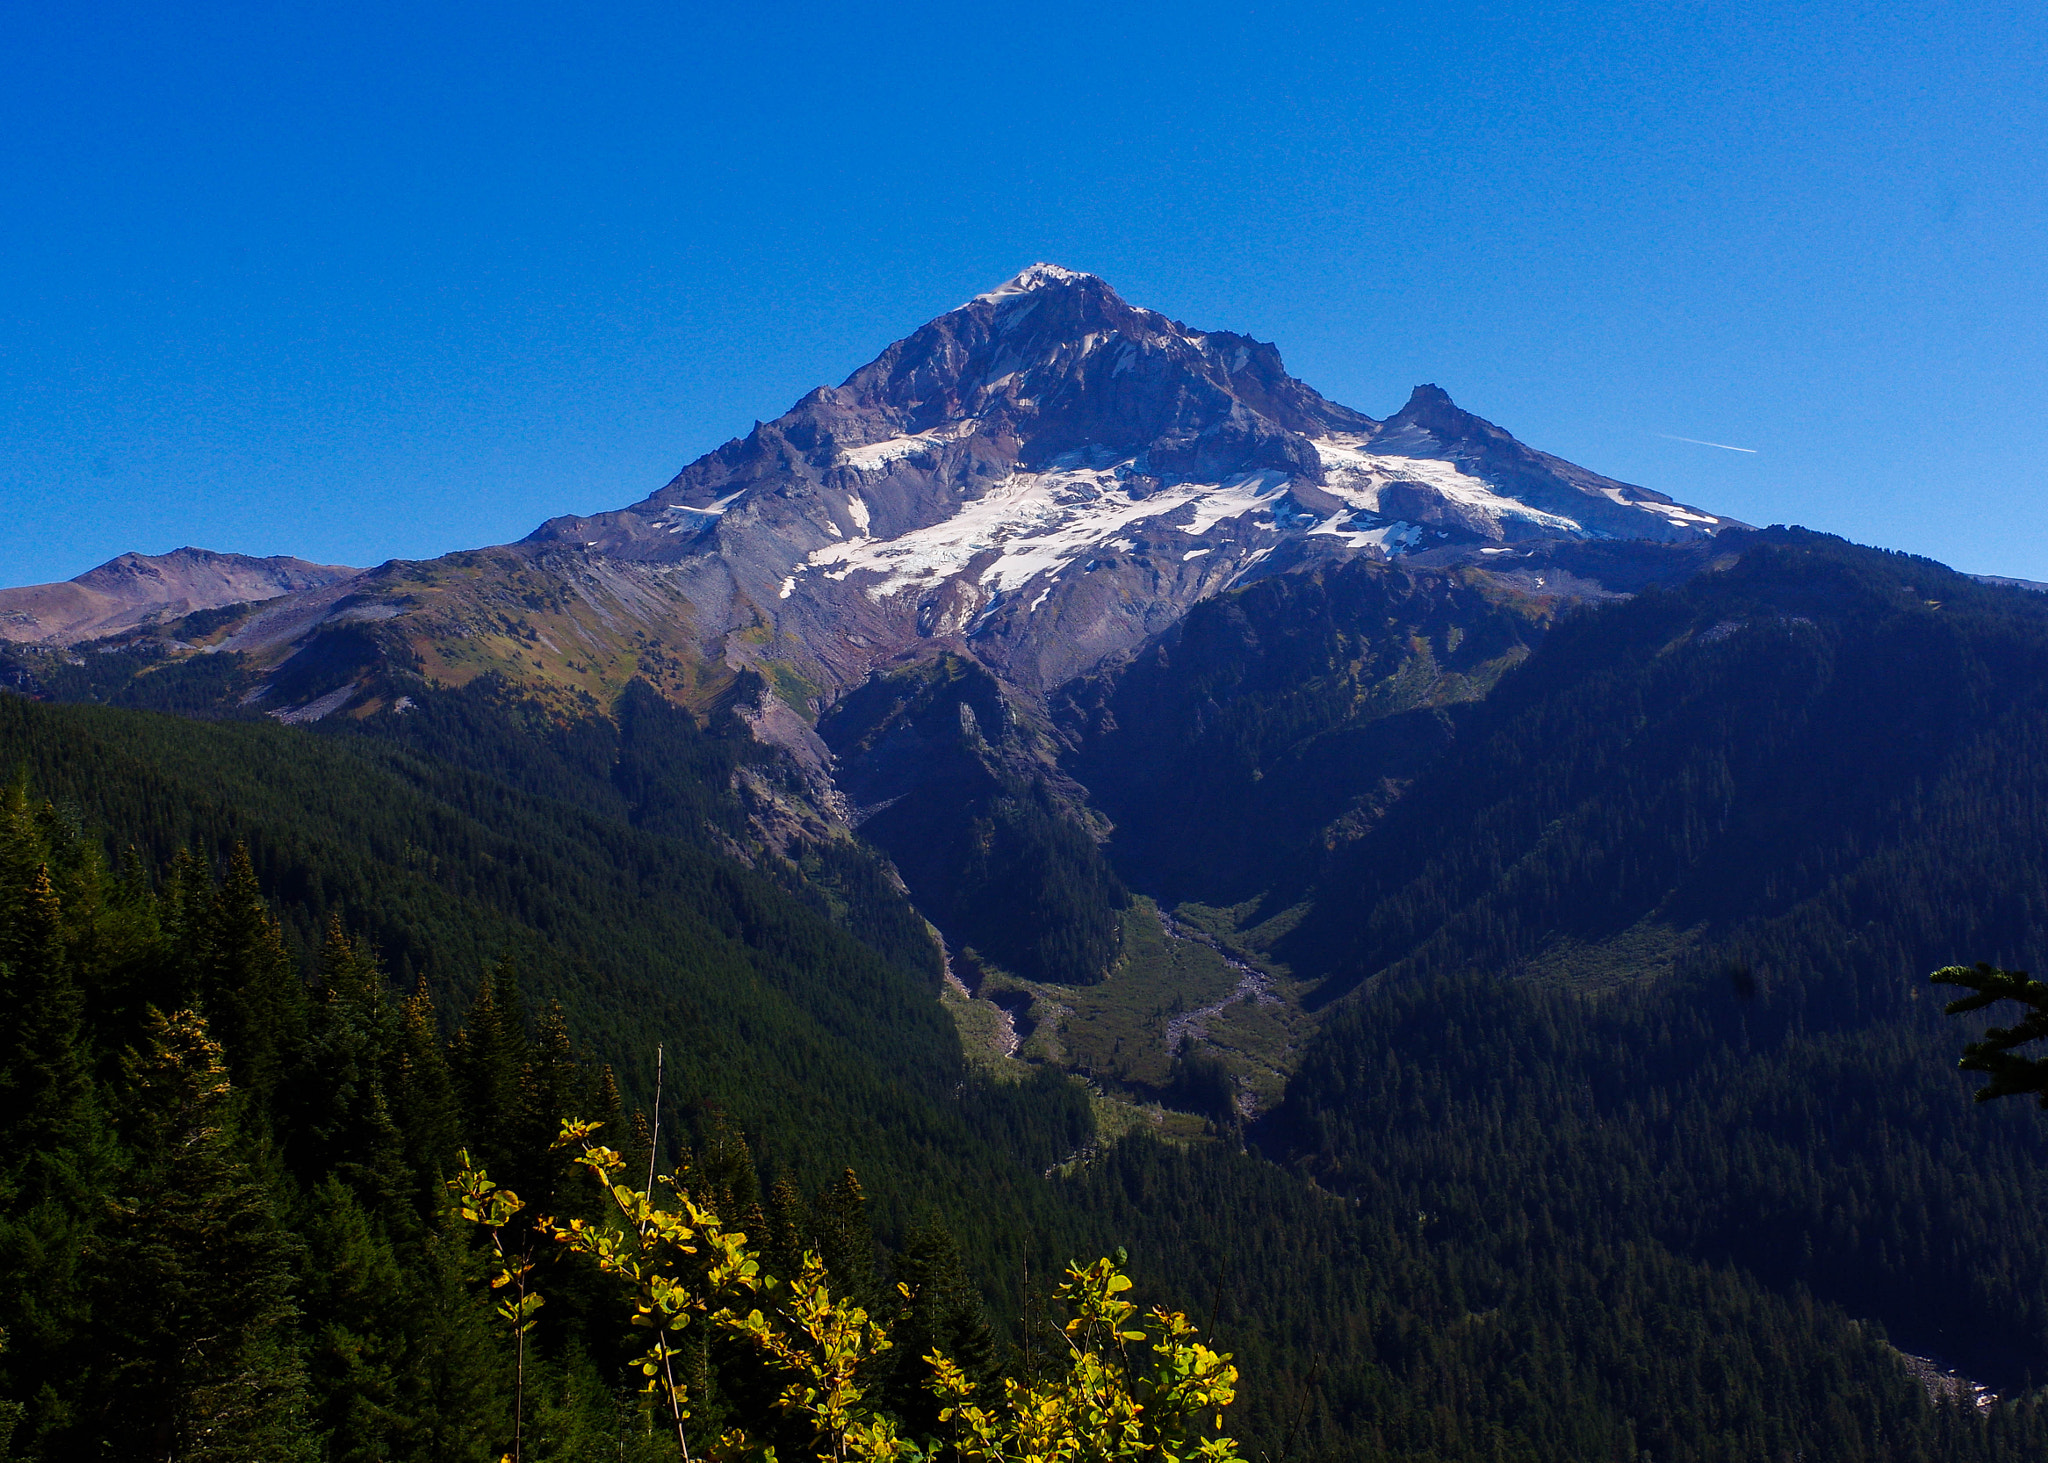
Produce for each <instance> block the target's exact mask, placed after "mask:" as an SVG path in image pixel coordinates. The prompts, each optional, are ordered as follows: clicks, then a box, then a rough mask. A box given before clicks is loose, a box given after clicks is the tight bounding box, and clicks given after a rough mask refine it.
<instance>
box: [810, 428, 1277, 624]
mask: <svg viewBox="0 0 2048 1463" xmlns="http://www.w3.org/2000/svg"><path fill="white" fill-rule="evenodd" d="M1133 473H1134V466H1133V462H1131V461H1124V462H1118V463H1113V464H1110V465H1108V466H1102V467H1082V466H1067V465H1061V466H1056V467H1053V468H1050V469H1048V470H1046V471H1044V472H1017V473H1012V474H1011V475H1010V476H1009V477H1008V478H1006V479H1004V480H1003V481H1002V482H1001V483H999V484H997V485H995V486H994V487H992V488H990V489H989V490H988V491H987V492H986V493H984V494H983V495H982V496H981V497H979V498H976V499H972V500H970V501H969V502H966V503H963V504H962V505H961V507H960V511H959V512H958V513H956V514H954V515H953V516H952V517H951V518H948V519H946V520H945V521H944V522H941V523H934V524H931V525H929V526H927V527H925V528H919V529H913V530H911V531H910V532H909V533H906V534H904V535H902V536H901V537H899V538H894V539H862V540H860V541H858V542H849V543H843V544H827V545H826V546H825V547H823V548H821V549H818V550H817V551H816V552H814V553H813V554H811V556H810V558H809V559H808V561H807V562H808V564H809V565H810V567H812V568H816V569H820V570H823V571H824V573H825V575H826V577H827V578H829V579H845V578H846V577H847V576H848V575H850V574H854V573H857V572H861V571H866V572H868V573H872V574H875V575H878V576H879V578H878V579H877V580H876V581H875V582H873V583H871V584H869V585H867V586H866V588H867V592H868V594H869V596H870V597H872V598H874V599H878V600H879V599H882V598H884V597H885V596H887V595H891V594H896V593H900V592H901V591H903V590H905V589H909V588H913V587H917V586H924V585H929V584H932V583H934V582H936V581H938V580H941V579H945V578H948V577H950V576H952V575H954V574H957V573H960V572H961V571H963V570H965V569H966V567H967V566H968V564H969V563H970V562H971V561H973V560H974V559H976V558H977V557H980V556H983V555H988V554H990V553H991V551H993V557H992V558H991V559H990V561H989V562H988V563H987V564H986V565H985V566H984V567H983V568H982V569H981V571H980V572H979V574H978V575H977V576H976V579H977V582H978V583H980V584H981V585H982V586H983V587H985V588H988V589H991V590H993V591H995V592H996V593H999V594H1001V593H1008V592H1010V591H1012V590H1017V589H1021V588H1023V587H1024V585H1026V584H1028V583H1029V582H1030V581H1031V580H1033V579H1035V578H1037V577H1038V576H1039V575H1040V574H1044V573H1048V572H1053V571H1057V570H1059V569H1061V568H1064V567H1065V566H1066V565H1068V564H1069V563H1071V562H1073V561H1074V560H1076V559H1079V558H1082V557H1084V556H1086V555H1088V554H1090V553H1095V554H1111V553H1129V552H1131V551H1132V550H1133V549H1134V548H1135V546H1136V545H1135V543H1134V542H1133V540H1132V539H1131V538H1130V537H1129V535H1130V533H1131V531H1132V530H1133V529H1136V528H1138V527H1139V526H1140V525H1143V524H1154V525H1157V526H1158V527H1159V528H1160V529H1170V530H1173V531H1175V532H1178V533H1182V534H1185V535H1187V536H1188V537H1190V538H1200V537H1201V536H1202V535H1203V534H1205V533H1207V532H1209V530H1210V529H1212V528H1214V527H1215V526H1216V525H1217V524H1218V523H1221V522H1223V521H1224V520H1225V519H1231V518H1241V517H1244V516H1246V515H1248V514H1255V513H1270V511H1271V510H1272V508H1273V507H1274V506H1275V503H1276V500H1277V499H1278V498H1279V497H1280V495H1281V494H1282V493H1284V492H1285V491H1286V488H1287V484H1288V476H1287V474H1286V473H1283V472H1279V471H1277V470H1273V469H1268V470H1265V471H1261V472H1250V473H1239V474H1238V475H1236V476H1235V477H1231V478H1227V479H1225V480H1224V481H1223V482H1220V483H1180V484H1176V485H1174V486H1172V487H1167V488H1162V489H1159V490H1157V491H1155V492H1153V493H1152V494H1151V495H1150V496H1148V497H1143V498H1137V499H1133V498H1132V497H1131V496H1130V493H1129V492H1128V491H1126V488H1125V482H1126V480H1127V479H1128V478H1129V477H1131V476H1132V475H1133Z"/></svg>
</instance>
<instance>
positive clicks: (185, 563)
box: [0, 547, 361, 645]
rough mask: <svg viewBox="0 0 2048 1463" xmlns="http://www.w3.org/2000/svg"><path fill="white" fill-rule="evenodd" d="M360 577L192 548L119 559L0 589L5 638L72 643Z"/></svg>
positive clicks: (332, 568) (284, 559) (0, 634)
mask: <svg viewBox="0 0 2048 1463" xmlns="http://www.w3.org/2000/svg"><path fill="white" fill-rule="evenodd" d="M360 572H361V571H360V570H357V569H352V568H349V567H347V566H346V565H341V564H314V563H311V562H309V561H307V560H305V559H294V558H291V557H289V556H287V555H282V554H280V555H275V556H273V557H270V558H265V559H258V558H253V557H251V556H249V555H247V554H217V553H215V552H213V551H212V550H211V549H195V548H189V547H187V548H182V549H174V550H172V551H171V552H170V553H168V554H120V555H117V556H116V557H114V558H111V559H109V560H107V562H106V563H104V564H101V565H100V566H99V567H98V568H96V569H88V570H86V571H85V573H83V574H80V575H79V576H78V577H77V578H75V579H68V580H65V581H64V582H63V583H61V584H30V585H25V586H23V587H21V588H18V589H0V639H5V640H11V641H13V642H15V643H16V644H45V645H74V644H77V643H78V642H80V641H83V640H97V639H99V638H101V637H102V636H106V635H118V634H121V633H122V632H124V631H128V630H137V629H140V628H142V627H143V626H145V625H149V624H152V623H157V622H161V621H164V620H173V619H176V618H177V617H178V616H180V615H189V614H191V613H192V612H193V611H194V610H211V609H218V608H220V607H221V606H223V605H231V604H248V603H253V602H256V601H259V600H267V599H276V598H277V597H278V596H280V595H285V594H292V593H295V592H297V591H299V590H304V589H321V588H325V587H326V586H328V585H330V584H337V583H339V582H340V581H342V580H344V579H348V578H351V577H353V576H354V575H356V574H358V573H360Z"/></svg>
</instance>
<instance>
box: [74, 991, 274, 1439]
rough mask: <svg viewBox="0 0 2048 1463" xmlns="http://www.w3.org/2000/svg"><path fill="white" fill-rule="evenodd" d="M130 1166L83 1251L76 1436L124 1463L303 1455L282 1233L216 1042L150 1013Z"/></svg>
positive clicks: (200, 1030)
mask: <svg viewBox="0 0 2048 1463" xmlns="http://www.w3.org/2000/svg"><path fill="white" fill-rule="evenodd" d="M148 1043H149V1045H148V1050H147V1051H146V1053H145V1054H144V1055H142V1056H141V1057H140V1058H138V1059H137V1060H135V1061H134V1063H133V1064H132V1080H133V1084H134V1089H135V1094H136V1105H135V1113H134V1117H133V1120H132V1121H133V1135H132V1140H131V1146H132V1148H133V1151H134V1154H135V1166H134V1169H133V1171H132V1172H131V1173H130V1175H129V1176H128V1181H127V1183H126V1184H125V1185H124V1186H123V1190H122V1192H121V1193H120V1195H119V1197H118V1198H116V1199H115V1201H114V1204H113V1214H112V1216H111V1218H110V1220H109V1222H108V1224H107V1226H106V1229H105V1231H104V1232H103V1234H102V1236H101V1237H100V1239H99V1241H98V1242H97V1243H96V1245H95V1246H94V1252H93V1253H92V1255H91V1256H90V1260H91V1263H92V1269H93V1280H94V1288H95V1292H96V1296H95V1305H94V1316H95V1321H96V1323H97V1329H98V1331H99V1340H100V1347H101V1351H102V1356H103V1360H102V1363H101V1366H100V1367H99V1369H98V1373H97V1375H96V1376H95V1377H94V1378H93V1382H92V1385H91V1388H90V1394H91V1397H92V1401H93V1405H92V1406H91V1407H90V1409H89V1410H88V1411H87V1413H86V1415H85V1416H84V1417H83V1418H82V1419H81V1420H82V1422H83V1423H84V1427H83V1429H82V1430H83V1431H84V1432H85V1433H86V1434H88V1435H89V1436H90V1437H91V1438H92V1439H93V1441H94V1444H95V1445H96V1446H97V1447H99V1448H102V1449H105V1450H108V1451H111V1452H112V1453H114V1454H115V1455H117V1456H125V1457H133V1458H165V1459H169V1458H177V1459H180V1460H183V1459H195V1460H196V1459H206V1460H219V1463H228V1460H240V1459H248V1460H252V1463H254V1460H271V1459H292V1458H310V1457H311V1456H312V1453H313V1445H312V1439H311V1434H310V1432H309V1430H308V1426H307V1421H306V1416H305V1414H306V1402H307V1399H306V1394H305V1376H304V1370H303V1365H302V1362H301V1359H300V1357H299V1356H298V1354H297V1351H296V1349H295V1346H294V1336H293V1321H294V1318H295V1316H296V1310H295V1307H294V1306H293V1303H292V1294H291V1282H292V1264H291V1259H292V1243H291V1240H290V1238H289V1236H288V1235H287V1234H286V1232H285V1231H284V1229H283V1228H282V1226H281V1225H280V1223H279V1220H278V1214H277V1206H276V1202H275V1200H274V1198H273V1195H272V1194H271V1192H270V1191H269V1188H268V1186H267V1185H266V1184H265V1183H264V1182H263V1181H262V1179H261V1178H260V1177H259V1175H258V1173H257V1171H256V1169H255V1167H254V1166H253V1164H252V1162H251V1158H252V1153H251V1149H250V1143H249V1140H248V1139H247V1138H246V1137H245V1136H244V1134H243V1132H242V1131H241V1125H240V1123H239V1122H238V1120H237V1115H236V1111H235V1109H236V1107H237V1103H236V1099H235V1093H234V1089H233V1087H232V1085H231V1082H230V1080H229V1075H228V1066H227V1062H226V1059H225V1056H224V1054H223V1052H222V1049H221V1045H220V1043H219V1042H217V1041H215V1040H214V1039H213V1038H212V1036H211V1035H210V1034H209V1032H208V1030H207V1025H206V1022H205V1021H204V1020H203V1019H202V1018H201V1017H200V1016H198V1015H197V1014H196V1013H194V1012H190V1011H181V1012H178V1013H177V1014H175V1015H172V1016H164V1015H161V1014H159V1013H152V1015H151V1019H150V1023H149V1031H148Z"/></svg>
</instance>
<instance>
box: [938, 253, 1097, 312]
mask: <svg viewBox="0 0 2048 1463" xmlns="http://www.w3.org/2000/svg"><path fill="white" fill-rule="evenodd" d="M1089 278H1092V276H1090V275H1086V274H1082V273H1081V272H1080V271H1079V270H1074V269H1062V268H1061V267H1060V266H1059V265H1057V264H1044V263H1040V264H1034V265H1032V266H1031V267H1030V268H1029V269H1027V270H1025V271H1024V272H1023V273H1021V274H1019V275H1017V276H1016V277H1015V278H1014V279H1009V280H1005V281H1004V282H1003V283H1002V284H999V285H997V286H996V287H995V288H994V289H992V290H990V291H988V293H986V294H981V295H976V296H975V297H974V298H973V299H971V300H969V301H968V302H967V304H968V305H978V304H983V303H993V302H995V301H999V300H1008V299H1012V298H1014V297H1016V296H1018V295H1028V294H1030V293H1031V292H1032V291H1033V290H1042V289H1044V288H1045V287H1046V286H1047V285H1049V284H1065V283H1067V282H1068V281H1070V280H1077V279H1089ZM960 308H961V309H963V310H964V309H966V308H967V306H966V305H962V306H961V307H960Z"/></svg>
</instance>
